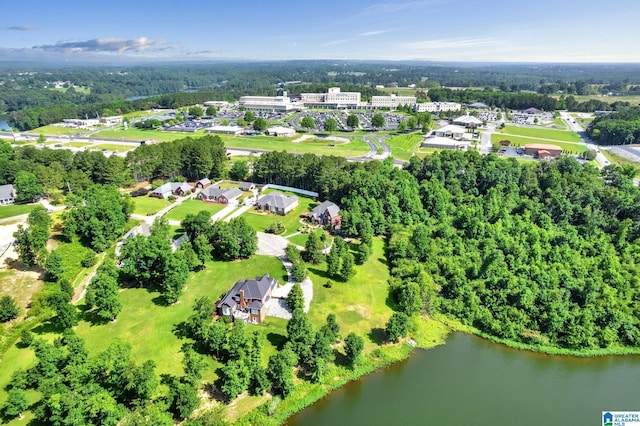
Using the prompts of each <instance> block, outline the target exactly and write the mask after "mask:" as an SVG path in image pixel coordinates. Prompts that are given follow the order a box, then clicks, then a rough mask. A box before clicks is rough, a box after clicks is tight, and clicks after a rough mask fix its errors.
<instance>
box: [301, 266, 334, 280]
mask: <svg viewBox="0 0 640 426" xmlns="http://www.w3.org/2000/svg"><path fill="white" fill-rule="evenodd" d="M307 270H308V271H309V272H311V273H313V274H316V275H317V276H319V277H322V278H325V279H327V280H333V277H331V276H330V275H329V274H327V271H324V270H322V269H317V268H314V267H308V268H307Z"/></svg>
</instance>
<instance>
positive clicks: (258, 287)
mask: <svg viewBox="0 0 640 426" xmlns="http://www.w3.org/2000/svg"><path fill="white" fill-rule="evenodd" d="M276 285H277V281H276V279H275V278H272V277H270V276H269V274H264V275H263V276H261V277H256V279H255V280H252V279H246V280H240V281H238V282H236V283H235V284H234V286H233V287H232V288H231V290H229V291H228V292H227V294H225V296H224V297H223V298H222V299H221V300H220V302H218V304H217V305H216V308H217V310H218V315H222V316H227V317H230V318H233V319H234V320H237V319H240V320H243V321H244V322H246V323H250V324H259V323H261V322H262V321H264V317H265V316H266V315H267V310H268V304H269V301H270V300H271V292H272V291H273V289H274V288H275V286H276Z"/></svg>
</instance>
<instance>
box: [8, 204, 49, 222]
mask: <svg viewBox="0 0 640 426" xmlns="http://www.w3.org/2000/svg"><path fill="white" fill-rule="evenodd" d="M39 205H40V204H38V203H33V204H9V205H6V206H0V219H6V218H8V217H13V216H20V215H23V214H29V213H31V210H33V209H34V208H35V207H36V206H39Z"/></svg>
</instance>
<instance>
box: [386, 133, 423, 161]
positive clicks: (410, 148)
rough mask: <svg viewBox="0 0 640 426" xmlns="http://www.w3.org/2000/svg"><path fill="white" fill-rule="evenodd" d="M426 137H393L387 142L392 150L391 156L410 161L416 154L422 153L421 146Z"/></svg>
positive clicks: (418, 134)
mask: <svg viewBox="0 0 640 426" xmlns="http://www.w3.org/2000/svg"><path fill="white" fill-rule="evenodd" d="M423 139H424V137H423V136H422V134H420V133H411V134H407V135H398V136H392V137H390V138H387V139H386V140H385V143H386V144H387V145H389V148H391V155H393V157H395V158H398V159H400V160H407V161H408V160H409V158H411V157H412V156H413V155H414V154H416V152H419V151H420V149H419V148H420V144H421V143H422V140H423Z"/></svg>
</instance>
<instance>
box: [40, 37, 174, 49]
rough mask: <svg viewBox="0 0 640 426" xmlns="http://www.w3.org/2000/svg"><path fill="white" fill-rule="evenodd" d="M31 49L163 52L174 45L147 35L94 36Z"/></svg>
mask: <svg viewBox="0 0 640 426" xmlns="http://www.w3.org/2000/svg"><path fill="white" fill-rule="evenodd" d="M33 49H38V50H44V51H53V52H62V53H86V52H107V53H125V52H133V53H136V52H164V51H169V50H174V49H175V46H172V45H170V44H169V43H168V42H166V41H164V40H151V39H149V38H147V37H140V38H136V39H129V40H126V39H121V38H95V39H91V40H85V41H63V42H58V43H55V44H45V45H40V46H33Z"/></svg>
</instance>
